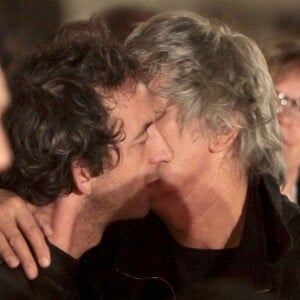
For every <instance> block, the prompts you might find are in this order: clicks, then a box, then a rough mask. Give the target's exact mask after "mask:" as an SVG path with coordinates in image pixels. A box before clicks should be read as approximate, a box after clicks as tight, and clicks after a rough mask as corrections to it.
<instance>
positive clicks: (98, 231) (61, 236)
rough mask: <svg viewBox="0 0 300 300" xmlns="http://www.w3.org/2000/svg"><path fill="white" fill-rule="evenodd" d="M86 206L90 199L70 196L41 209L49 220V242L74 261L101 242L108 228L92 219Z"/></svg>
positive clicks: (74, 195) (97, 220)
mask: <svg viewBox="0 0 300 300" xmlns="http://www.w3.org/2000/svg"><path fill="white" fill-rule="evenodd" d="M88 203H89V199H86V198H85V197H82V196H80V195H76V194H74V193H72V194H70V195H67V196H64V197H61V198H59V199H58V200H56V201H55V203H53V204H51V205H50V206H45V207H41V208H40V210H41V212H42V213H43V214H44V215H45V214H46V215H47V216H48V217H49V218H50V220H51V226H52V228H53V234H52V235H51V237H49V241H50V242H51V243H52V244H53V245H55V246H56V247H58V248H60V249H61V250H63V251H64V252H66V253H68V254H69V255H71V256H72V257H74V258H76V259H78V258H80V257H81V256H82V254H83V253H84V252H86V251H87V250H88V249H90V248H92V247H94V246H96V245H97V244H98V243H99V242H100V240H101V237H102V234H103V232H104V230H105V227H106V225H107V223H106V222H102V223H101V222H99V219H96V218H93V217H91V214H90V210H89V209H88V207H89V205H88Z"/></svg>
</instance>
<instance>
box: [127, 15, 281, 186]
mask: <svg viewBox="0 0 300 300" xmlns="http://www.w3.org/2000/svg"><path fill="white" fill-rule="evenodd" d="M126 47H127V49H128V50H129V51H131V52H132V53H133V54H134V55H136V57H137V58H138V60H139V62H140V63H141V64H142V65H143V66H144V67H145V71H146V72H145V74H146V76H145V80H146V82H147V83H150V82H151V81H152V80H153V79H155V78H161V79H162V80H160V81H161V82H163V84H161V86H160V88H159V91H158V92H159V93H160V95H161V96H163V97H166V98H167V99H168V101H169V103H170V104H171V105H173V104H174V105H177V106H178V107H179V111H180V113H179V114H180V116H179V119H180V120H181V121H182V122H185V121H187V120H190V119H191V118H195V117H197V118H203V119H205V120H206V122H207V124H208V129H209V130H212V132H222V131H223V130H228V129H231V128H233V127H238V128H239V135H238V137H237V139H236V141H235V143H234V145H233V149H232V150H233V151H234V152H233V153H236V155H237V156H238V159H239V162H240V164H241V167H242V170H244V171H245V172H246V173H247V174H248V175H249V176H252V175H257V174H270V175H272V176H273V177H275V178H276V179H278V180H280V181H281V180H282V179H283V170H284V160H283V157H282V153H281V139H280V130H279V126H278V123H277V120H276V113H275V108H274V106H275V101H276V100H275V99H276V94H275V90H274V87H273V83H272V79H271V77H270V75H269V72H268V69H267V66H266V62H265V59H264V57H263V55H262V53H261V51H260V50H259V48H258V46H257V45H256V44H255V42H253V41H252V40H251V39H249V38H247V37H246V36H244V35H242V34H240V33H237V32H232V31H231V30H230V29H229V28H228V27H227V26H226V25H223V24H220V23H218V22H216V21H211V20H208V19H206V18H203V17H201V16H199V15H197V14H194V13H191V12H187V11H173V12H166V13H162V14H159V15H156V16H154V17H152V18H151V19H149V20H148V21H147V22H145V23H143V24H140V25H139V26H138V27H137V28H136V29H135V30H134V31H133V32H132V34H131V35H130V36H129V37H128V39H127V41H126ZM236 116H238V118H237V117H236ZM237 119H238V122H237Z"/></svg>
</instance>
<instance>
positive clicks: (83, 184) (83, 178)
mask: <svg viewBox="0 0 300 300" xmlns="http://www.w3.org/2000/svg"><path fill="white" fill-rule="evenodd" d="M72 175H73V180H74V183H75V185H76V188H77V192H78V193H80V194H85V195H89V194H90V193H91V188H92V187H91V185H92V177H91V173H90V170H89V169H88V167H87V166H85V165H84V164H83V163H81V162H79V161H75V162H73V163H72Z"/></svg>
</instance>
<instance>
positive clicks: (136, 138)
mask: <svg viewBox="0 0 300 300" xmlns="http://www.w3.org/2000/svg"><path fill="white" fill-rule="evenodd" d="M154 122H155V121H150V122H147V123H145V124H144V126H143V127H142V129H141V130H140V131H139V132H138V134H137V135H136V136H135V138H134V139H133V141H134V142H135V141H136V140H138V139H139V138H140V137H142V136H143V135H144V134H145V132H146V131H147V130H148V128H149V127H150V126H151V125H152V124H154Z"/></svg>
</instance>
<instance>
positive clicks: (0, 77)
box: [0, 69, 12, 171]
mask: <svg viewBox="0 0 300 300" xmlns="http://www.w3.org/2000/svg"><path fill="white" fill-rule="evenodd" d="M9 102H10V98H9V94H8V89H7V85H6V80H5V78H4V74H3V72H2V71H1V69H0V117H1V118H2V116H3V114H4V112H5V111H6V108H7V106H8V104H9ZM11 162H12V153H11V150H10V145H9V141H8V138H7V135H6V133H5V130H4V127H3V124H2V121H1V124H0V171H3V170H5V169H6V168H8V167H9V166H10V164H11Z"/></svg>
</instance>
